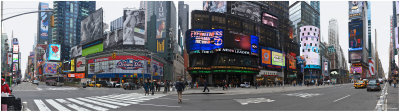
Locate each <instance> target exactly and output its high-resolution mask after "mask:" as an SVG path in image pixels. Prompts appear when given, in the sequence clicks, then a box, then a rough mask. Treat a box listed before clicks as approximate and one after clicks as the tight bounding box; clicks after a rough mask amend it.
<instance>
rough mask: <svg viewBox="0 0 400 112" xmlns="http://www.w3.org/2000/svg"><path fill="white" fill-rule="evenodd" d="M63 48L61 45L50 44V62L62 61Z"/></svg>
mask: <svg viewBox="0 0 400 112" xmlns="http://www.w3.org/2000/svg"><path fill="white" fill-rule="evenodd" d="M60 50H61V46H60V44H50V45H49V50H48V51H49V60H56V61H60V57H61V56H60V55H61V53H60V52H61V51H60Z"/></svg>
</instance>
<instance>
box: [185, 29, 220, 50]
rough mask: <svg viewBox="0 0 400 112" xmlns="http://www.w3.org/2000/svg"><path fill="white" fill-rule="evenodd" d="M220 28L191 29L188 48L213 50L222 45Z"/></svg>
mask: <svg viewBox="0 0 400 112" xmlns="http://www.w3.org/2000/svg"><path fill="white" fill-rule="evenodd" d="M223 34H224V33H223V30H222V29H212V30H201V29H196V30H191V31H190V33H189V36H187V38H188V41H189V42H188V43H187V44H189V45H188V46H189V50H190V51H193V50H214V49H218V48H222V47H223V46H224V42H223V41H224V38H223Z"/></svg>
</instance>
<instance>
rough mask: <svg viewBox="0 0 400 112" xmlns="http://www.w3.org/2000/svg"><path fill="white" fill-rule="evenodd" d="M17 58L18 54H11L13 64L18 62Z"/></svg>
mask: <svg viewBox="0 0 400 112" xmlns="http://www.w3.org/2000/svg"><path fill="white" fill-rule="evenodd" d="M18 60H19V58H18V54H13V62H14V63H15V62H18Z"/></svg>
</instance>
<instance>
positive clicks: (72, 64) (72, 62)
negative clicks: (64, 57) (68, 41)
mask: <svg viewBox="0 0 400 112" xmlns="http://www.w3.org/2000/svg"><path fill="white" fill-rule="evenodd" d="M71 71H72V72H74V71H75V59H72V60H71Z"/></svg>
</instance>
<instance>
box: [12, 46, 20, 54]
mask: <svg viewBox="0 0 400 112" xmlns="http://www.w3.org/2000/svg"><path fill="white" fill-rule="evenodd" d="M18 52H19V45H13V53H18Z"/></svg>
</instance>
